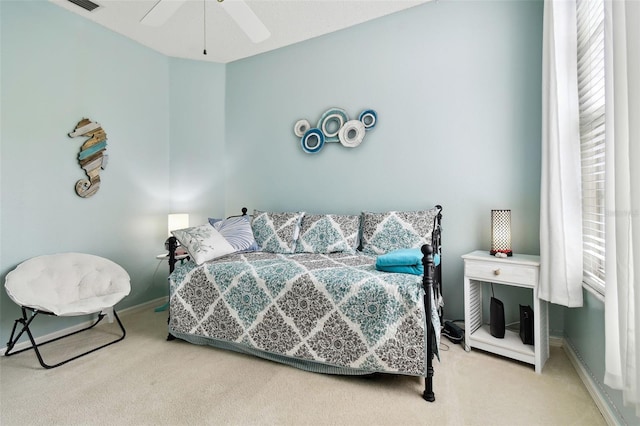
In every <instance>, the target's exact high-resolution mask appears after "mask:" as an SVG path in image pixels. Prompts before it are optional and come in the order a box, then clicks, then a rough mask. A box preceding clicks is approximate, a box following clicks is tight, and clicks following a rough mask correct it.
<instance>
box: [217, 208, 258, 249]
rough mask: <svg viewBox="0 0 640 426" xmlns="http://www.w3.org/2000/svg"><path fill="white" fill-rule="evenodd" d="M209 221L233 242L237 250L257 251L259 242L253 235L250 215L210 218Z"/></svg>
mask: <svg viewBox="0 0 640 426" xmlns="http://www.w3.org/2000/svg"><path fill="white" fill-rule="evenodd" d="M209 223H210V224H211V226H213V227H214V228H215V229H216V230H217V231H218V232H220V234H222V236H223V237H224V238H225V240H227V241H228V242H229V244H231V246H232V247H233V248H235V249H236V251H255V250H258V244H257V243H256V240H255V238H254V237H253V231H252V230H251V223H249V216H239V217H230V218H228V219H211V218H210V219H209Z"/></svg>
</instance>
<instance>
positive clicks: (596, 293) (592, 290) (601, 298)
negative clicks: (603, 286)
mask: <svg viewBox="0 0 640 426" xmlns="http://www.w3.org/2000/svg"><path fill="white" fill-rule="evenodd" d="M582 288H584V289H585V290H587V291H588V292H589V293H591V294H592V295H593V297H595V298H596V299H598V300H599V301H601V302H602V303H604V294H602V293H600V292H599V291H598V290H596V289H595V288H593V287H591V286H590V285H589V284H585V283H582Z"/></svg>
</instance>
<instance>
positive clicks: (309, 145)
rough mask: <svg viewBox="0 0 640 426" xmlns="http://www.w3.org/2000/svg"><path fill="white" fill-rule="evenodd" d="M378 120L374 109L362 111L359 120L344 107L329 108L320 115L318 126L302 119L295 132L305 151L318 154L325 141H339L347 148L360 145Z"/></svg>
mask: <svg viewBox="0 0 640 426" xmlns="http://www.w3.org/2000/svg"><path fill="white" fill-rule="evenodd" d="M377 122H378V115H377V114H376V112H375V111H374V110H372V109H366V110H364V111H362V112H361V113H360V115H359V116H358V119H357V120H349V116H348V115H347V113H346V111H345V110H344V109H342V108H329V109H328V110H326V111H325V112H324V113H323V114H322V116H320V119H319V120H318V125H317V126H316V127H314V128H311V125H310V124H309V121H308V120H306V119H300V120H298V121H296V123H295V125H294V126H293V132H294V134H295V135H296V136H297V137H299V138H300V145H301V146H302V150H303V151H304V152H306V153H307V154H317V153H318V152H320V150H321V149H322V148H323V147H324V144H325V142H326V143H331V142H339V143H340V144H341V145H342V146H344V147H347V148H355V147H357V146H359V145H360V144H361V143H362V141H363V140H364V136H365V133H366V132H367V131H369V130H371V129H373V128H374V127H375V126H376V124H377Z"/></svg>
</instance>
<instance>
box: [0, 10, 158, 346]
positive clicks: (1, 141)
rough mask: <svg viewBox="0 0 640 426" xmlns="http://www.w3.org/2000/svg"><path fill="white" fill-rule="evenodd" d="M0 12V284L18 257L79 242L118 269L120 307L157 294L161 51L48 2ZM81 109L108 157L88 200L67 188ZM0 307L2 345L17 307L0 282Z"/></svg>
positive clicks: (78, 247) (73, 171)
mask: <svg viewBox="0 0 640 426" xmlns="http://www.w3.org/2000/svg"><path fill="white" fill-rule="evenodd" d="M0 19H1V20H0V24H1V51H2V64H1V68H0V70H1V85H0V87H1V90H2V112H1V115H0V119H1V123H0V128H1V131H2V133H1V135H0V177H1V222H0V244H1V246H0V281H1V282H4V277H5V275H6V273H7V272H8V271H10V270H11V269H13V268H14V267H15V266H16V265H17V264H18V263H20V262H21V261H23V260H25V259H27V258H30V257H33V256H36V255H40V254H45V253H56V252H66V251H78V252H87V253H94V254H97V255H101V256H105V257H108V258H110V259H112V260H114V261H115V262H117V263H119V264H121V265H122V266H123V267H124V268H125V269H126V270H127V271H128V272H129V274H130V275H131V284H132V292H131V295H130V296H129V297H128V298H126V299H125V300H124V301H123V302H122V307H126V306H132V305H137V304H140V303H142V302H145V301H148V300H151V299H154V298H158V297H161V296H163V295H164V294H165V293H166V279H165V277H166V272H165V273H164V274H165V277H163V276H162V274H157V275H156V276H155V278H154V275H153V273H154V270H155V269H156V267H157V265H158V261H157V260H156V259H155V255H156V254H158V253H160V252H162V243H163V241H164V238H166V214H167V212H168V206H169V192H168V191H167V188H168V187H169V178H170V176H169V173H168V167H169V91H168V88H169V65H168V59H167V58H166V57H164V56H162V55H160V54H157V53H154V52H152V51H150V50H149V49H146V48H144V47H142V46H140V45H138V44H135V43H132V42H131V41H129V40H127V39H125V38H124V37H122V36H120V35H117V34H115V33H113V32H111V31H108V30H106V29H104V28H102V27H100V26H97V25H95V24H93V23H91V22H89V21H87V20H85V19H82V18H79V17H78V16H76V15H74V14H71V13H70V12H68V11H65V10H63V9H61V8H59V7H57V6H54V5H53V4H51V3H49V2H47V1H2V2H0ZM83 117H89V118H91V119H93V120H96V121H98V122H99V123H101V124H102V126H103V128H104V129H105V131H106V133H107V137H108V141H107V143H108V145H107V150H106V154H108V155H109V162H108V165H107V167H106V169H105V170H103V171H102V172H101V173H100V176H101V179H102V184H101V188H100V190H99V191H98V192H97V193H96V194H95V195H94V196H93V197H91V198H87V199H83V198H80V197H79V196H77V195H76V193H75V190H74V185H75V183H76V181H77V180H78V179H81V178H83V177H84V172H83V171H82V169H81V168H80V166H79V164H78V161H77V159H76V158H77V155H78V152H79V148H80V146H81V144H82V142H83V141H82V140H81V139H82V138H69V137H68V136H67V133H68V132H71V131H73V129H74V127H75V125H76V123H77V122H78V121H79V120H80V119H82V118H83ZM0 308H1V309H0V332H1V333H0V334H1V336H0V340H1V341H2V342H3V344H4V343H5V342H7V341H8V340H9V336H8V334H9V332H10V330H11V326H12V325H13V320H14V319H15V318H16V317H17V316H18V313H19V310H18V308H17V306H16V305H15V304H14V303H13V302H11V301H10V299H9V298H8V297H7V295H6V293H5V291H4V289H3V290H2V291H0ZM38 324H39V325H41V327H37V325H38ZM38 324H36V332H37V334H40V333H44V332H48V331H51V327H55V328H61V323H59V322H57V323H55V324H52V323H51V322H48V321H46V320H41V322H39V323H38Z"/></svg>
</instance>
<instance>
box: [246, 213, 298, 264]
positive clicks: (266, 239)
mask: <svg viewBox="0 0 640 426" xmlns="http://www.w3.org/2000/svg"><path fill="white" fill-rule="evenodd" d="M303 216H304V212H285V213H273V212H263V211H260V210H254V212H253V220H252V221H251V229H253V236H254V238H255V239H256V243H258V246H259V247H260V249H261V250H262V251H266V252H271V253H283V254H291V253H294V252H295V248H296V240H297V239H298V234H299V232H300V221H301V220H302V217H303Z"/></svg>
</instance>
